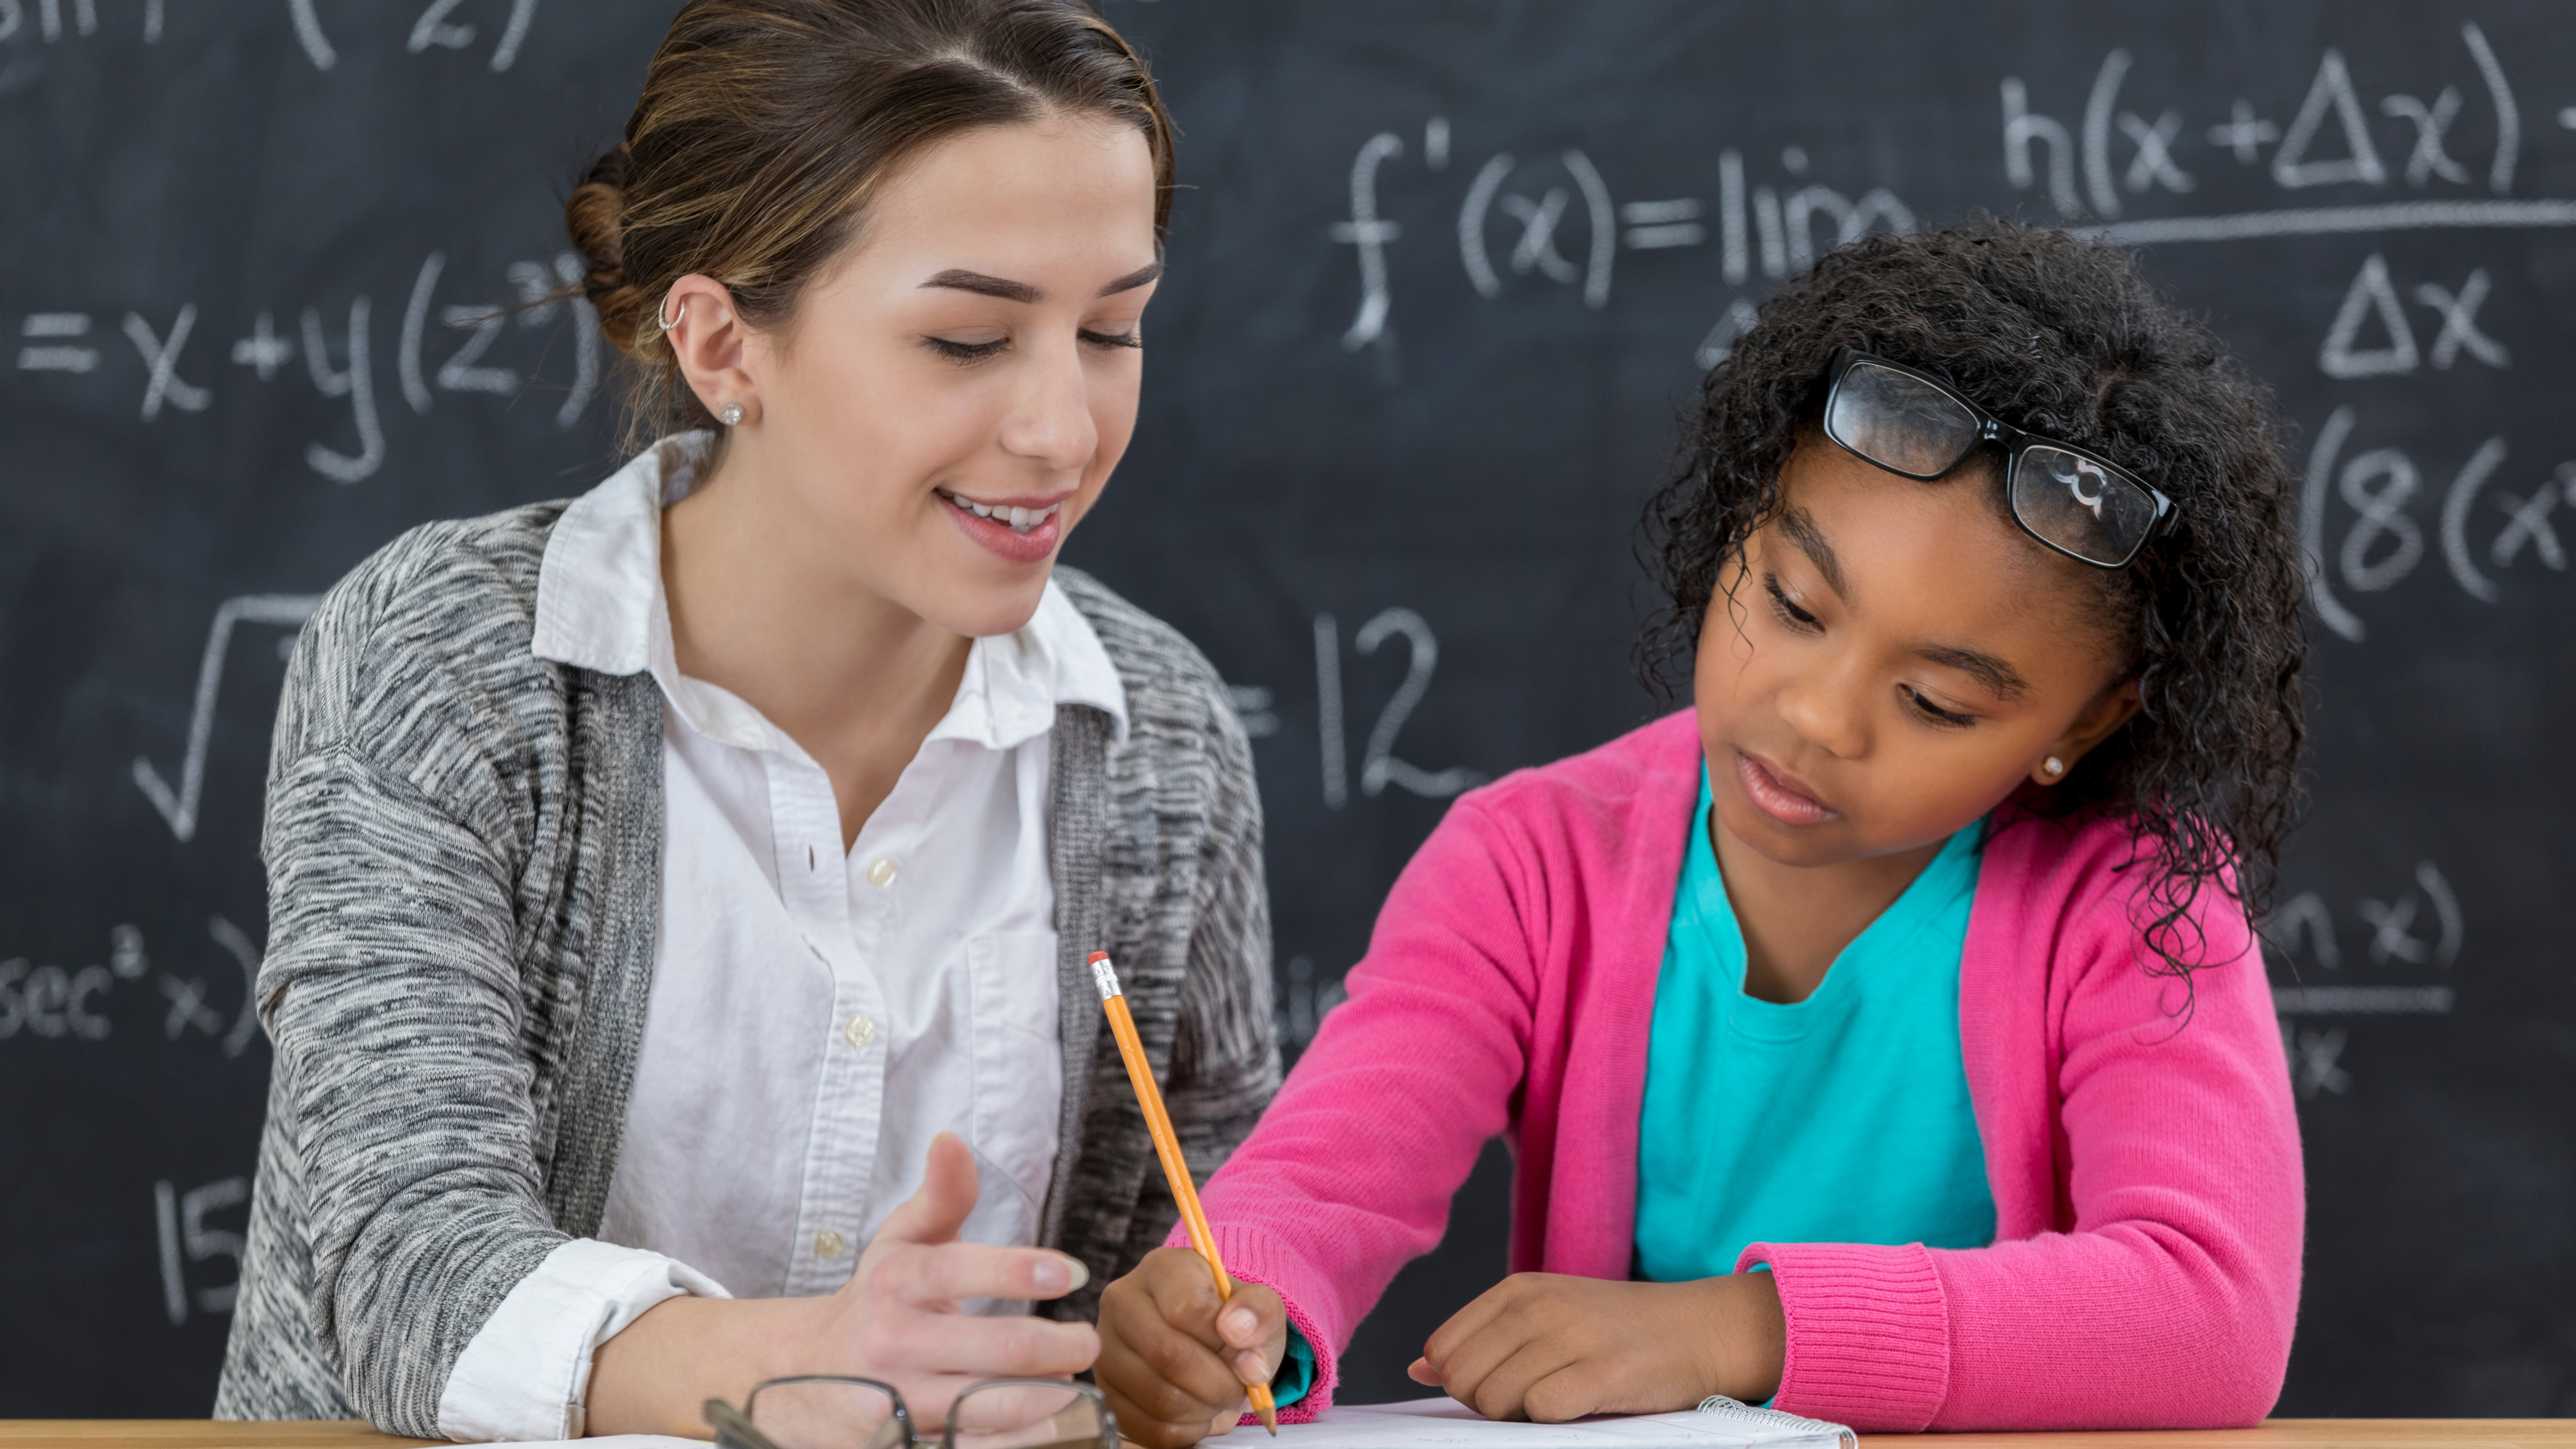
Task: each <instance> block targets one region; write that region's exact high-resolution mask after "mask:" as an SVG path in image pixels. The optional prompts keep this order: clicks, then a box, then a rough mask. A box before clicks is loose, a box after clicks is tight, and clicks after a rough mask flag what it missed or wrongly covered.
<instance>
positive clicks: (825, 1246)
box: [814, 1228, 841, 1258]
mask: <svg viewBox="0 0 2576 1449" xmlns="http://www.w3.org/2000/svg"><path fill="white" fill-rule="evenodd" d="M814 1256H815V1257H817V1258H837V1257H839V1256H841V1235H840V1234H839V1233H836V1232H833V1231H832V1230H831V1229H830V1228H825V1229H824V1230H823V1231H821V1232H819V1233H816V1234H815V1235H814Z"/></svg>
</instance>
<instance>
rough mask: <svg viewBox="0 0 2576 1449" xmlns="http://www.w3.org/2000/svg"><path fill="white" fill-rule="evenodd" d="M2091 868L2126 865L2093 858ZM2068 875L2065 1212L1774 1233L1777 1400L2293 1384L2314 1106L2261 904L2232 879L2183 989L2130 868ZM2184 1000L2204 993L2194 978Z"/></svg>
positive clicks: (2207, 1393)
mask: <svg viewBox="0 0 2576 1449" xmlns="http://www.w3.org/2000/svg"><path fill="white" fill-rule="evenodd" d="M2092 869H2093V870H2094V871H2095V872H2097V879H2099V878H2100V877H2103V876H2107V875H2108V873H2109V872H2108V868H2107V867H2106V866H2103V865H2101V864H2100V862H2099V861H2098V860H2097V861H2096V862H2095V864H2094V865H2093V867H2092ZM2103 884H2104V888H2102V889H2099V890H2095V891H2091V892H2085V891H2076V892H2073V893H2071V895H2070V897H2069V900H2068V903H2067V905H2066V907H2065V909H2064V913H2063V915H2062V917H2061V918H2060V919H2057V920H2055V921H2049V920H2046V919H2043V918H2041V916H2040V915H2039V914H2038V913H2033V915H2031V916H2030V917H2027V918H2025V923H2026V925H2027V927H2028V930H2027V934H2026V936H2025V938H2024V939H2022V940H2020V941H2017V942H2013V943H2010V945H2009V947H2008V948H2009V949H2015V950H2024V951H2052V950H2053V951H2054V952H2055V953H2056V960H2055V961H2054V962H2053V963H2052V969H2051V970H2050V972H2049V977H2050V986H2049V995H2048V1001H2047V1011H2048V1014H2049V1016H2050V1017H2051V1018H2053V1019H2054V1021H2055V1022H2056V1025H2055V1026H2054V1028H2053V1029H2052V1031H2051V1033H2050V1035H2051V1037H2052V1038H2053V1040H2052V1041H2051V1043H2050V1056H2051V1061H2052V1062H2053V1065H2054V1077H2053V1080H2052V1081H2051V1083H2050V1087H2051V1091H2050V1093H2049V1095H2050V1097H2051V1099H2052V1101H2053V1103H2054V1105H2055V1112H2054V1121H2053V1122H2052V1123H2049V1124H2047V1130H2049V1131H2050V1132H2051V1133H2052V1136H2053V1137H2054V1152H2053V1155H2054V1157H2055V1159H2056V1162H2057V1168H2056V1177H2057V1182H2058V1184H2059V1188H2058V1190H2059V1192H2060V1193H2061V1194H2062V1196H2061V1200H2060V1206H2059V1209H2058V1215H2059V1219H2060V1221H2059V1222H2058V1224H2057V1225H2056V1228H2055V1229H2054V1230H2051V1231H2042V1232H2038V1233H2036V1234H2034V1235H2032V1236H2029V1237H2025V1238H2021V1239H2019V1240H2016V1241H2008V1242H1998V1243H1995V1244H1994V1245H1992V1246H1990V1247H1985V1248H1975V1249H1963V1250H1929V1249H1926V1248H1924V1247H1922V1246H1921V1245H1919V1244H1918V1245H1911V1246H1906V1247H1877V1246H1862V1245H1853V1244H1816V1243H1808V1244H1785V1243H1783V1244H1775V1243H1756V1244H1753V1245H1751V1246H1750V1247H1748V1248H1747V1249H1746V1250H1745V1253H1744V1256H1743V1259H1742V1260H1741V1262H1740V1264H1739V1267H1740V1268H1741V1267H1746V1266H1750V1265H1752V1264H1754V1263H1757V1262H1768V1263H1769V1264H1770V1265H1771V1268H1772V1271H1773V1273H1774V1275H1775V1281H1776V1283H1777V1284H1778V1286H1779V1291H1780V1300H1781V1306H1782V1308H1783V1310H1784V1311H1785V1313H1786V1316H1787V1320H1788V1360H1787V1364H1786V1368H1785V1372H1784V1373H1783V1376H1782V1379H1781V1385H1780V1397H1779V1403H1780V1405H1781V1407H1783V1408H1787V1409H1791V1410H1793V1411H1795V1412H1798V1413H1804V1414H1813V1415H1818V1416H1821V1417H1826V1418H1832V1419H1837V1420H1839V1421H1841V1422H1844V1423H1848V1424H1850V1425H1852V1426H1853V1427H1854V1428H1858V1429H1862V1430H1864V1431H1868V1430H1878V1431H1913V1430H1922V1429H1932V1430H1967V1429H1979V1430H2015V1429H2053V1428H2086V1429H2143V1428H2152V1427H2172V1428H2218V1427H2232V1426H2237V1425H2245V1424H2252V1423H2254V1422H2256V1421H2258V1420H2260V1419H2261V1418H2262V1417H2263V1416H2264V1415H2265V1414H2266V1413H2268V1412H2269V1411H2270V1409H2271V1407H2272V1404H2273V1402H2274V1401H2275V1400H2276V1399H2277V1398H2278V1396H2279V1394H2280V1389H2281V1381H2282V1378H2283V1375H2284V1373H2285V1372H2286V1369H2287V1366H2288V1360H2289V1349H2290V1336H2291V1330H2292V1328H2293V1327H2294V1325H2295V1322H2296V1319H2297V1313H2298V1289H2299V1256H2300V1246H2301V1237H2302V1223H2303V1220H2304V1213H2305V1202H2304V1188H2303V1183H2302V1171H2301V1161H2300V1155H2299V1138H2298V1122H2297V1117H2296V1114H2295V1112H2294V1110H2293V1108H2292V1105H2291V1100H2290V1085H2289V1074H2288V1069H2287V1065H2286V1063H2285V1061H2284V1059H2283V1056H2282V1050H2281V1040H2280V1032H2279V1028H2278V1027H2277V1026H2276V1025H2275V1023H2274V1018H2273V1014H2272V1007H2271V993H2270V990H2269V986H2268V982H2267V981H2266V978H2265V976H2264V971H2263V963H2262V957H2261V955H2260V952H2259V950H2258V949H2257V948H2256V945H2255V941H2254V935H2253V931H2252V927H2251V925H2250V923H2249V922H2248V921H2247V920H2246V918H2245V913H2244V911H2243V910H2242V908H2241V907H2240V906H2239V905H2238V904H2237V903H2236V902H2235V901H2234V900H2233V899H2230V898H2228V897H2226V896H2225V895H2223V894H2222V893H2221V892H2218V891H2214V890H2204V891H2203V896H2202V900H2201V902H2200V906H2199V909H2197V910H2196V911H2195V912H2194V913H2193V914H2194V916H2195V917H2196V919H2197V922H2198V926H2199V929H2200V930H2201V931H2202V932H2203V933H2204V935H2203V943H2204V948H2203V951H2202V953H2201V956H2200V959H2201V960H2203V961H2205V962H2208V963H2210V964H2207V965H2204V966H2202V967H2200V968H2198V969H2196V970H2194V971H2193V973H2192V975H2191V980H2190V985H2189V993H2190V994H2189V997H2188V998H2186V997H2185V995H2184V991H2185V988H2184V986H2183V984H2182V983H2181V982H2180V981H2178V980H2177V979H2175V978H2174V977H2172V976H2170V975H2159V974H2154V973H2151V972H2150V971H2149V970H2147V969H2146V966H2147V964H2150V962H2149V961H2148V960H2144V959H2142V953H2141V950H2140V948H2139V935H2138V931H2137V929H2136V927H2135V925H2134V924H2132V923H2131V921H2130V919H2129V915H2130V913H2129V911H2128V909H2127V908H2126V894H2125V888H2123V889H2119V890H2114V889H2111V888H2109V883H2108V881H2107V880H2105V881H2104V882H2103ZM2186 1000H2188V1003H2189V1005H2188V1009H2187V1010H2186V1009H2185V1002H2186Z"/></svg>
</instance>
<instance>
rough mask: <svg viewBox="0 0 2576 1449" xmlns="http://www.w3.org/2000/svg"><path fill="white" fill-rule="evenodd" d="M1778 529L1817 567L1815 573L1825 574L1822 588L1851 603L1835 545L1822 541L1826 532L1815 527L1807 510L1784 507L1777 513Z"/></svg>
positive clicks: (1849, 592)
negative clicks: (1778, 519) (1835, 551)
mask: <svg viewBox="0 0 2576 1449" xmlns="http://www.w3.org/2000/svg"><path fill="white" fill-rule="evenodd" d="M1780 532H1781V533H1782V534H1784V535H1786V536H1787V538H1788V540H1789V541H1790V542H1791V543H1794V544H1796V545H1797V546H1798V551H1799V552H1800V553H1803V554H1805V555H1806V556H1807V562H1809V563H1812V564H1814V565H1815V566H1816V572H1818V573H1820V574H1823V575H1824V576H1825V587H1826V588H1829V589H1831V590H1833V591H1834V597H1836V598H1838V599H1841V600H1842V601H1843V602H1844V603H1846V604H1848V603H1850V602H1851V590H1850V589H1849V588H1847V587H1845V585H1844V583H1843V563H1842V560H1841V559H1839V558H1836V557H1835V556H1834V546H1833V545H1832V544H1830V543H1827V542H1826V541H1825V531H1824V530H1823V529H1821V528H1818V527H1816V520H1815V519H1814V518H1813V517H1812V516H1810V515H1809V514H1808V512H1807V510H1805V509H1803V508H1789V509H1785V510H1783V511H1782V512H1781V514H1780Z"/></svg>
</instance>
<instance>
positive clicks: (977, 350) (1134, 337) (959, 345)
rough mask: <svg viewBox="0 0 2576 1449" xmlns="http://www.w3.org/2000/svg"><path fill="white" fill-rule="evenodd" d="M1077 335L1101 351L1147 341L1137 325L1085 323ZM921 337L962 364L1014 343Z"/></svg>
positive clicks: (1002, 339) (944, 356)
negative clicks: (1115, 327)
mask: <svg viewBox="0 0 2576 1449" xmlns="http://www.w3.org/2000/svg"><path fill="white" fill-rule="evenodd" d="M1073 335H1074V336H1076V337H1078V338H1080V339H1082V344H1083V345H1084V346H1085V347H1089V348H1091V349H1092V350H1094V351H1097V352H1110V351H1118V350H1124V349H1127V348H1136V347H1143V346H1144V345H1145V337H1144V334H1143V333H1141V332H1139V331H1137V330H1136V329H1135V328H1134V327H1129V328H1128V329H1127V330H1126V331H1124V332H1095V331H1093V330H1091V329H1090V328H1088V327H1085V328H1080V329H1078V330H1076V331H1075V333H1074V334H1073ZM921 340H922V342H923V344H924V345H926V346H927V347H929V348H930V350H931V351H933V352H935V353H937V354H939V356H940V357H941V358H942V359H944V360H946V361H949V362H954V363H957V364H959V365H961V366H963V365H967V364H971V363H977V362H982V361H984V360H985V359H986V358H990V357H998V356H1000V355H1001V354H1003V353H1004V352H1007V351H1009V350H1010V347H1011V339H1010V338H1008V337H996V338H994V339H992V340H991V341H989V342H960V341H958V340H957V339H955V338H953V337H937V336H924V337H923V338H922V339H921Z"/></svg>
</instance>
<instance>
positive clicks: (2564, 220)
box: [2074, 201, 2576, 247]
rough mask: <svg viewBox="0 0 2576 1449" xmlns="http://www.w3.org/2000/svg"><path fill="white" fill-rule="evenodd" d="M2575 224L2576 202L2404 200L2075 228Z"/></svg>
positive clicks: (2157, 232)
mask: <svg viewBox="0 0 2576 1449" xmlns="http://www.w3.org/2000/svg"><path fill="white" fill-rule="evenodd" d="M2553 226H2576V201H2401V202H2392V203H2390V204H2388V205H2386V206H2318V207H2306V208H2292V209H2290V210H2286V211H2248V212H2239V213H2237V214H2236V215H2234V216H2170V217H2158V218H2155V219H2152V220H2145V221H2120V222H2113V223H2111V224H2110V225H2108V226H2085V227H2076V228H2074V231H2075V233H2076V234H2077V235H2078V236H2088V237H2100V238H2103V239H2104V240H2107V241H2114V242H2118V243H2119V244H2120V245H2122V246H2133V247H2134V246H2151V245H2154V244H2156V243H2158V242H2199V241H2245V240H2249V239H2252V238H2255V237H2270V236H2330V235H2336V234H2339V233H2349V232H2377V231H2440V230H2452V231H2475V230H2478V229H2480V228H2487V227H2553Z"/></svg>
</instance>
